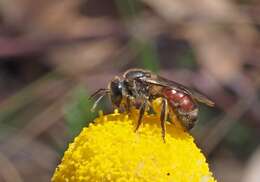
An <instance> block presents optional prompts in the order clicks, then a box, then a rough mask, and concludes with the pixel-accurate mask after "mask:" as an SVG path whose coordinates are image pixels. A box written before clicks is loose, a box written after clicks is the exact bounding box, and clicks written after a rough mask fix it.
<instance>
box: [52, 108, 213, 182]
mask: <svg viewBox="0 0 260 182" xmlns="http://www.w3.org/2000/svg"><path fill="white" fill-rule="evenodd" d="M137 115H138V113H137V112H136V111H134V112H133V113H132V114H131V116H132V117H129V115H127V114H122V113H118V112H117V111H115V112H114V113H113V114H109V115H103V114H102V113H101V114H100V116H99V118H97V119H96V120H95V121H94V123H93V124H90V126H89V127H86V128H84V129H83V131H82V132H81V133H80V135H79V136H78V137H76V138H75V140H74V142H73V143H72V144H70V145H69V148H68V150H67V151H66V152H65V155H64V157H63V159H62V162H61V164H60V165H59V166H58V167H57V169H56V171H55V173H54V175H53V177H52V182H81V181H86V182H92V181H93V182H103V181H104V182H107V181H115V182H214V181H215V180H214V178H213V177H212V173H211V172H210V171H209V168H208V164H207V162H206V159H205V157H204V156H203V154H202V153H201V151H200V149H199V148H197V146H196V144H195V143H194V139H193V138H192V136H191V135H189V134H188V133H187V132H185V131H184V130H183V128H182V127H181V126H180V124H179V123H178V121H177V119H176V118H175V119H173V120H174V121H173V124H169V123H168V124H167V126H166V128H167V133H166V143H164V142H163V139H162V137H161V127H160V122H159V116H158V115H148V114H146V115H145V117H144V120H143V123H144V124H143V126H141V127H140V128H139V130H138V131H137V132H134V127H135V122H134V121H136V118H137Z"/></svg>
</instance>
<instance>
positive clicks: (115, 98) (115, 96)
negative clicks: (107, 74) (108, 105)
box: [109, 78, 123, 107]
mask: <svg viewBox="0 0 260 182" xmlns="http://www.w3.org/2000/svg"><path fill="white" fill-rule="evenodd" d="M109 89H110V92H111V101H112V103H113V104H114V105H115V106H116V107H119V106H120V104H121V101H122V97H123V96H122V82H121V81H120V79H118V78H115V79H114V80H112V81H111V83H110V86H109Z"/></svg>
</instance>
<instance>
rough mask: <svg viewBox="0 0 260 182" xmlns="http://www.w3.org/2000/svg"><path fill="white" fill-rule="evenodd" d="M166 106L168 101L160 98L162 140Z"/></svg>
mask: <svg viewBox="0 0 260 182" xmlns="http://www.w3.org/2000/svg"><path fill="white" fill-rule="evenodd" d="M167 108H168V101H167V99H163V100H162V110H161V117H160V120H161V127H162V138H163V141H164V142H165V130H166V129H165V122H166V120H167V115H168V114H167Z"/></svg>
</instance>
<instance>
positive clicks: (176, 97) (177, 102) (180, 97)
mask: <svg viewBox="0 0 260 182" xmlns="http://www.w3.org/2000/svg"><path fill="white" fill-rule="evenodd" d="M163 95H164V96H165V97H166V98H167V100H168V102H169V104H170V105H171V106H172V107H174V108H176V107H178V108H179V109H180V110H182V111H184V112H189V111H192V110H193V109H194V108H195V107H196V106H195V104H194V102H193V100H192V98H191V97H190V96H189V95H187V94H185V93H182V92H179V91H176V90H174V89H169V88H166V89H164V90H163Z"/></svg>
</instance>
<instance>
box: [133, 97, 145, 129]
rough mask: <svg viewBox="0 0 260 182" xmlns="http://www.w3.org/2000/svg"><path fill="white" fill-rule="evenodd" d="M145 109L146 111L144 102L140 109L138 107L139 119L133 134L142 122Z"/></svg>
mask: <svg viewBox="0 0 260 182" xmlns="http://www.w3.org/2000/svg"><path fill="white" fill-rule="evenodd" d="M145 109H146V101H144V102H143V104H142V105H141V107H140V110H139V118H138V121H137V125H136V128H135V132H136V131H137V130H138V128H139V127H140V125H141V123H142V120H143V117H144V112H145Z"/></svg>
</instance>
